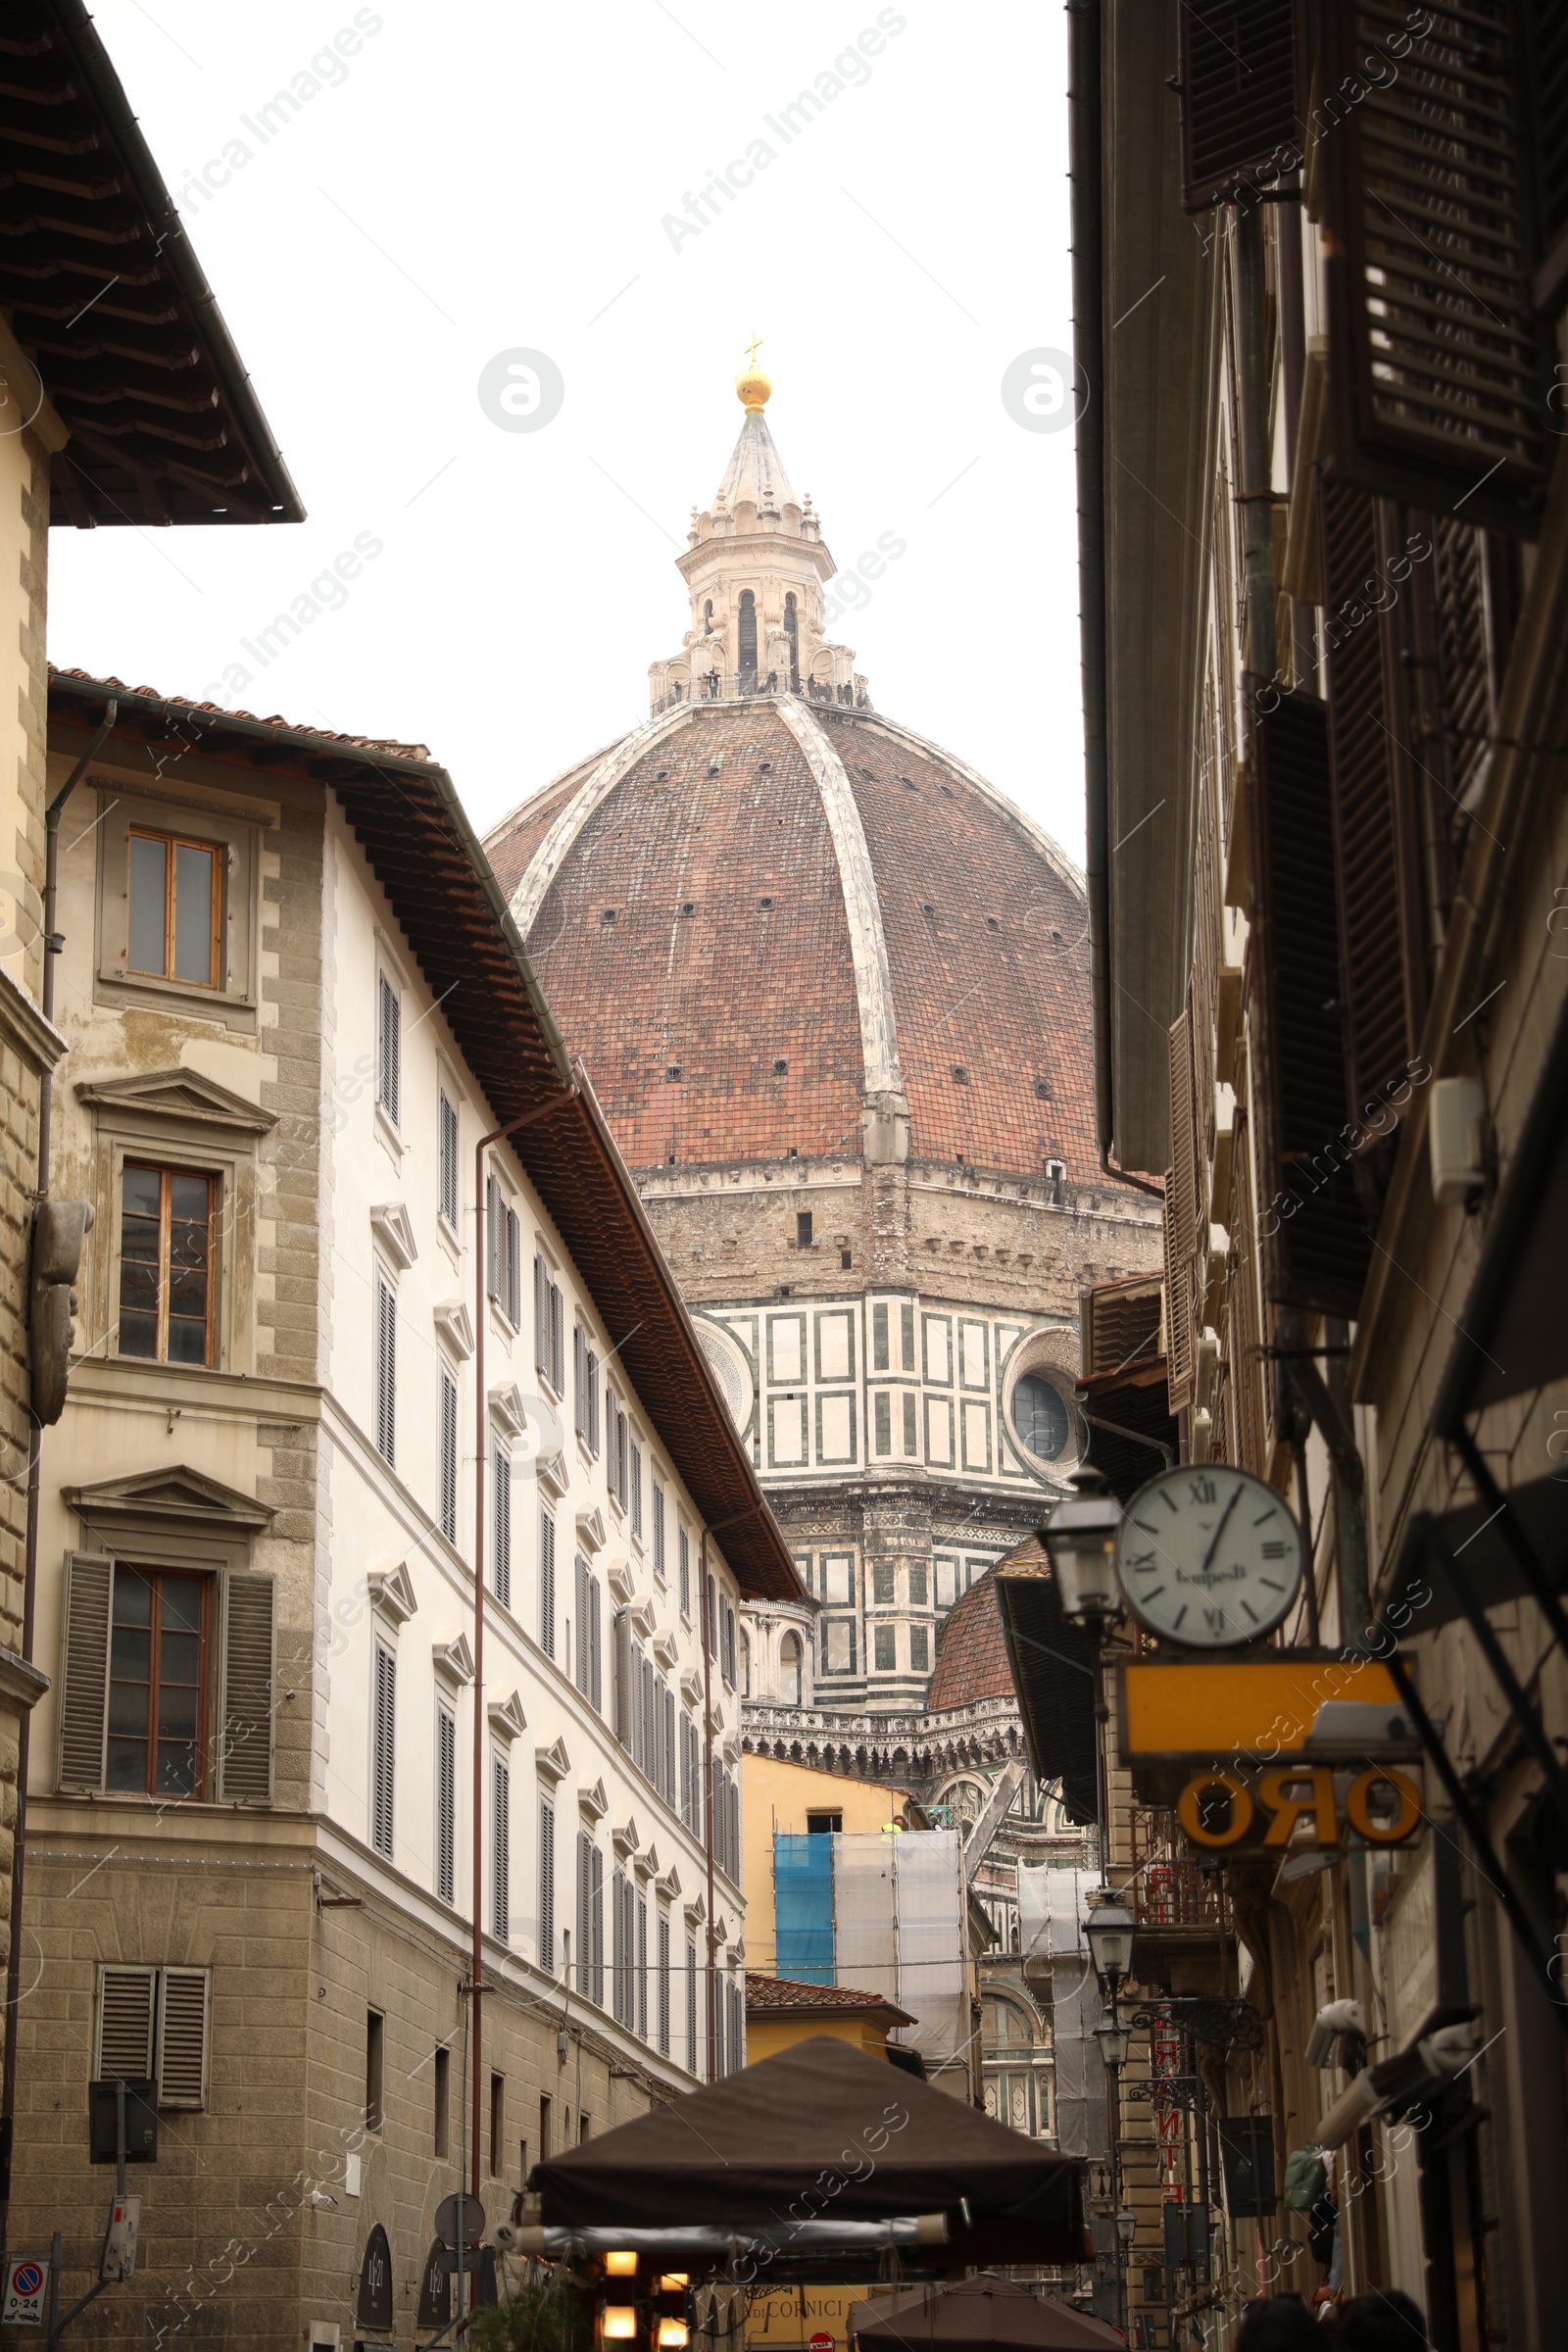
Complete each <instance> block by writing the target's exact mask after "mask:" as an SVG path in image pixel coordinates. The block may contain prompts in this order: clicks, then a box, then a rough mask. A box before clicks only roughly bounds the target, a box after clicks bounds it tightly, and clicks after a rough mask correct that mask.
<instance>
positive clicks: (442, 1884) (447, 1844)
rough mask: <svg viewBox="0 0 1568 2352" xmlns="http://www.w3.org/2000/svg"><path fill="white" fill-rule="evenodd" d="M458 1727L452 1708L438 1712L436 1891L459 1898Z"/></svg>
mask: <svg viewBox="0 0 1568 2352" xmlns="http://www.w3.org/2000/svg"><path fill="white" fill-rule="evenodd" d="M457 1860H458V1725H457V1718H456V1717H455V1716H454V1715H453V1714H452V1712H451V1710H450V1708H447V1707H440V1706H438V1707H437V1708H436V1711H435V1890H436V1893H437V1894H438V1895H439V1896H440V1898H441V1900H442V1901H443V1902H444V1903H450V1902H455V1901H456V1899H457V1876H458V1873H457Z"/></svg>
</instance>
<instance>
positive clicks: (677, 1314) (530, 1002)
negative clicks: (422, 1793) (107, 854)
mask: <svg viewBox="0 0 1568 2352" xmlns="http://www.w3.org/2000/svg"><path fill="white" fill-rule="evenodd" d="M111 698H114V699H116V700H117V701H118V703H119V712H118V716H117V719H116V722H115V729H114V735H113V737H112V738H111V741H112V742H114V741H119V742H122V743H123V742H125V741H126V740H127V739H128V740H130V741H133V742H136V743H139V744H143V745H146V746H148V747H150V748H153V749H155V750H157V749H163V748H165V747H169V746H175V747H177V748H178V749H179V750H180V751H182V752H183V753H184V754H185V755H187V756H189V755H191V754H193V753H198V752H199V754H200V756H201V757H202V758H203V759H204V760H220V761H228V762H231V763H232V764H233V765H234V766H235V767H236V768H241V769H247V768H248V769H251V770H254V769H256V768H266V769H268V770H270V772H271V773H273V774H274V775H275V774H293V775H298V776H303V777H307V778H309V779H310V780H311V781H313V782H315V783H317V784H319V785H322V786H325V787H328V788H330V790H332V791H333V792H334V793H335V794H336V796H337V798H338V800H339V802H340V803H341V805H342V807H343V809H344V812H345V814H346V815H347V817H348V820H349V823H350V824H351V825H352V826H353V829H354V832H355V834H356V836H357V837H358V839H359V841H360V843H361V846H362V847H363V849H364V850H365V853H366V856H367V858H368V860H369V862H370V865H371V867H372V868H373V870H374V872H375V874H376V877H377V879H378V880H379V881H380V883H381V885H382V887H383V888H384V889H385V891H386V893H387V896H388V898H389V899H390V901H391V903H392V906H393V907H394V909H395V911H396V913H397V917H398V920H399V922H400V923H401V925H402V927H403V932H404V936H405V938H406V939H407V941H408V943H409V947H410V950H411V951H412V953H413V955H414V956H415V958H416V960H417V963H418V965H419V969H420V971H421V972H422V973H423V975H424V978H425V981H426V982H427V984H428V986H429V988H430V991H431V994H432V995H433V996H434V997H436V998H438V999H440V1000H441V1001H442V1012H443V1016H444V1018H445V1019H446V1021H447V1022H448V1024H449V1025H450V1027H451V1030H452V1034H453V1036H454V1038H455V1040H456V1042H457V1045H458V1047H459V1049H460V1051H461V1052H462V1054H463V1055H464V1057H465V1059H466V1062H467V1064H468V1067H469V1069H470V1070H471V1071H472V1072H473V1075H474V1077H475V1079H476V1080H477V1081H478V1083H479V1085H480V1086H481V1087H482V1088H483V1090H484V1094H485V1098H486V1101H487V1102H488V1103H489V1106H490V1109H491V1112H492V1114H493V1116H494V1118H495V1121H496V1124H497V1125H498V1126H501V1125H505V1124H506V1123H507V1122H508V1121H509V1120H512V1119H515V1118H516V1117H517V1116H519V1114H520V1113H522V1112H524V1111H527V1110H531V1109H533V1108H535V1107H536V1106H537V1105H539V1104H541V1103H546V1102H548V1101H549V1099H550V1097H551V1096H552V1095H555V1094H560V1093H563V1092H564V1089H565V1088H566V1087H567V1086H569V1085H570V1084H571V1082H572V1080H573V1079H574V1078H575V1080H576V1083H577V1086H578V1089H579V1092H578V1093H577V1095H576V1096H575V1097H574V1098H573V1099H572V1100H570V1101H569V1102H566V1103H564V1104H563V1106H562V1108H561V1109H560V1110H558V1111H556V1112H555V1113H554V1114H553V1115H552V1116H551V1117H549V1118H546V1119H541V1120H538V1121H536V1122H535V1124H534V1125H532V1126H531V1127H527V1128H524V1129H523V1130H522V1131H521V1133H520V1134H518V1135H517V1136H515V1138H513V1139H512V1141H511V1143H510V1144H509V1145H508V1147H507V1148H508V1149H509V1150H511V1151H512V1152H514V1154H515V1158H516V1159H517V1162H518V1164H519V1165H520V1166H521V1167H522V1169H523V1170H524V1171H525V1173H526V1174H527V1176H528V1178H529V1180H530V1182H531V1183H532V1184H533V1186H534V1187H535V1189H536V1191H537V1192H538V1194H539V1197H540V1199H541V1201H543V1202H544V1205H545V1207H546V1209H547V1210H548V1211H549V1214H550V1215H551V1217H552V1218H553V1219H554V1221H555V1225H556V1228H557V1231H558V1232H559V1233H560V1235H561V1238H562V1240H563V1242H564V1244H565V1247H566V1249H567V1250H569V1251H570V1253H571V1256H572V1259H573V1261H574V1263H575V1264H576V1266H577V1268H578V1271H579V1272H580V1274H581V1275H582V1278H583V1280H584V1282H585V1283H586V1284H587V1286H588V1289H589V1291H590V1293H591V1294H592V1297H593V1299H594V1302H595V1304H596V1306H597V1307H598V1309H599V1312H600V1314H601V1315H602V1316H603V1318H604V1321H605V1324H606V1327H607V1329H608V1331H609V1335H610V1341H611V1345H612V1347H613V1348H614V1349H615V1352H616V1354H617V1355H618V1357H619V1359H620V1361H621V1362H622V1363H623V1364H624V1366H625V1368H626V1376H627V1379H628V1380H629V1381H630V1382H631V1384H632V1387H633V1388H634V1389H635V1391H636V1393H637V1397H638V1401H639V1403H640V1404H641V1406H642V1408H643V1410H644V1411H645V1412H646V1413H647V1415H648V1418H649V1420H650V1421H651V1422H652V1424H653V1426H654V1429H655V1431H656V1432H657V1434H658V1437H659V1441H660V1444H661V1446H662V1447H663V1448H664V1450H665V1451H666V1452H667V1454H668V1456H669V1459H670V1461H671V1463H672V1465H673V1466H674V1468H675V1470H676V1471H677V1472H678V1473H679V1475H680V1477H681V1478H682V1479H683V1480H684V1482H685V1485H686V1488H687V1491H688V1493H689V1494H690V1495H691V1498H692V1501H693V1503H694V1505H695V1506H696V1508H697V1510H698V1511H699V1512H700V1513H701V1514H702V1517H703V1519H704V1521H705V1522H706V1523H707V1524H708V1525H709V1526H710V1527H711V1528H712V1529H714V1531H715V1535H716V1540H717V1544H718V1548H719V1550H720V1551H721V1552H722V1554H723V1557H724V1558H725V1560H727V1561H728V1563H729V1565H730V1567H731V1569H732V1570H733V1571H734V1574H735V1577H736V1579H737V1581H738V1583H739V1585H740V1587H741V1590H742V1591H743V1593H746V1594H747V1596H748V1597H749V1598H753V1599H771V1600H793V1601H800V1600H803V1599H804V1598H805V1594H804V1592H803V1589H802V1586H801V1583H800V1579H799V1576H798V1574H797V1572H796V1568H795V1563H794V1561H793V1560H792V1558H791V1556H790V1553H789V1549H788V1547H787V1545H786V1544H785V1542H784V1538H783V1535H782V1533H781V1531H780V1529H779V1527H778V1524H777V1522H776V1521H775V1519H774V1518H773V1515H772V1512H771V1510H770V1509H769V1507H768V1505H767V1503H766V1501H765V1500H764V1498H763V1495H762V1490H761V1487H760V1484H759V1482H758V1478H757V1473H756V1471H755V1469H754V1468H753V1465H752V1462H751V1459H750V1457H749V1455H748V1453H747V1451H746V1448H745V1446H744V1443H743V1441H742V1440H741V1438H740V1437H739V1436H738V1435H737V1434H736V1431H735V1427H734V1424H733V1422H732V1421H731V1420H730V1417H729V1411H728V1407H727V1406H726V1404H725V1402H724V1399H723V1397H722V1395H721V1394H720V1392H719V1389H718V1386H717V1383H716V1381H715V1380H714V1378H713V1374H712V1372H711V1369H710V1367H709V1363H708V1358H707V1357H706V1355H705V1354H704V1352H703V1349H702V1346H701V1343H700V1342H699V1340H698V1337H697V1333H696V1330H695V1328H694V1327H693V1324H692V1320H691V1317H690V1315H689V1314H688V1313H687V1310H686V1306H685V1303H684V1301H683V1300H682V1299H681V1296H680V1293H679V1291H678V1289H677V1288H676V1284H675V1278H674V1276H673V1274H672V1273H671V1272H670V1269H669V1266H668V1264H667V1262H666V1260H665V1258H664V1255H663V1252H662V1250H661V1249H660V1246H659V1243H658V1241H657V1239H656V1238H655V1235H654V1230H653V1227H652V1226H651V1225H650V1223H649V1221H648V1217H647V1213H646V1211H645V1210H644V1208H643V1204H642V1201H640V1199H639V1198H638V1194H637V1189H636V1187H635V1185H634V1184H633V1182H632V1180H631V1176H630V1174H629V1172H628V1170H627V1168H626V1164H625V1162H624V1160H623V1159H622V1158H621V1156H620V1153H619V1152H618V1151H617V1150H616V1148H615V1144H614V1140H613V1137H612V1135H611V1132H610V1129H609V1127H608V1125H607V1124H606V1122H605V1118H604V1114H603V1113H602V1111H601V1110H600V1108H599V1105H598V1103H597V1102H596V1101H595V1099H594V1095H593V1091H592V1089H591V1087H590V1086H589V1084H588V1081H587V1079H586V1077H585V1075H584V1074H583V1072H582V1071H581V1070H580V1069H576V1068H574V1067H573V1065H572V1063H571V1062H570V1060H569V1058H568V1056H567V1053H566V1049H565V1046H564V1043H563V1041H562V1038H561V1035H560V1032H559V1031H558V1030H557V1028H556V1024H555V1021H554V1019H553V1018H552V1016H551V1013H550V1008H549V1006H548V1005H546V1003H545V1001H544V998H543V996H542V995H541V994H540V990H539V984H538V982H537V980H536V979H535V977H534V974H533V970H532V967H531V966H530V964H529V962H528V956H527V952H526V950H525V948H524V947H523V943H522V940H521V938H520V936H519V935H518V932H517V930H516V927H515V924H514V923H513V921H512V918H511V916H510V915H509V913H508V912H507V907H506V902H505V900H504V899H503V897H502V894H501V890H500V886H499V884H498V883H497V882H496V879H495V876H494V875H493V874H492V873H491V871H490V867H489V864H488V862H487V860H486V858H485V855H484V852H483V850H482V849H481V848H480V847H479V843H478V840H477V838H476V836H475V835H474V833H473V831H472V829H471V827H470V826H469V824H468V820H467V818H466V815H465V814H464V810H463V806H462V803H461V802H460V801H459V799H458V795H457V790H456V788H455V786H454V785H453V782H452V779H451V777H450V776H449V775H448V774H447V772H446V770H445V768H443V767H441V766H439V765H437V763H436V762H435V761H434V760H429V759H427V758H425V757H423V756H422V755H421V753H420V750H419V748H418V747H416V746H407V745H403V746H387V745H384V744H376V743H370V742H366V741H361V740H357V739H356V738H354V737H351V736H342V735H332V734H329V733H325V732H322V733H317V732H315V731H313V730H311V729H307V728H297V727H289V726H285V725H284V724H283V723H282V721H281V720H275V719H260V718H252V717H250V716H248V715H245V714H243V713H238V712H232V711H219V710H216V709H214V708H213V707H211V706H204V705H200V704H193V703H182V702H178V701H170V700H168V699H167V698H165V697H163V696H160V695H156V694H153V693H152V692H150V691H149V690H148V689H146V688H143V687H128V688H127V687H123V686H120V685H119V684H118V683H117V682H116V681H115V680H114V679H104V678H88V677H81V676H78V675H76V674H74V673H68V672H65V671H60V670H55V671H52V672H51V674H50V680H49V727H50V744H51V748H52V749H58V750H60V751H61V752H63V753H65V754H66V755H68V756H69V755H70V754H71V753H72V752H73V749H75V748H77V747H80V748H84V747H85V744H86V741H87V739H88V738H89V737H90V735H91V733H92V731H93V730H94V729H95V728H96V727H97V726H98V724H99V723H100V722H101V720H102V718H103V716H104V713H105V710H106V707H107V705H108V702H109V701H110V699H111ZM101 756H102V757H103V758H105V759H106V760H107V759H112V758H113V752H112V750H111V749H110V748H109V746H107V745H106V746H105V748H104V751H103V753H102V755H101ZM720 1530H722V1533H718V1532H717V1531H720Z"/></svg>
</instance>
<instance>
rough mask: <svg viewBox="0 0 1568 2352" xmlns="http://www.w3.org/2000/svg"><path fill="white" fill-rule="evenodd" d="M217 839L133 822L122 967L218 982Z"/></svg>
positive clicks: (223, 856)
mask: <svg viewBox="0 0 1568 2352" xmlns="http://www.w3.org/2000/svg"><path fill="white" fill-rule="evenodd" d="M226 862H227V852H226V851H225V850H224V849H223V848H222V846H221V843H218V842H213V841H188V840H186V839H185V838H184V837H183V836H182V835H180V834H178V833H151V832H144V831H143V829H142V828H141V827H140V826H139V825H132V826H131V828H130V854H129V899H130V908H129V928H128V934H127V939H126V954H125V962H126V968H127V970H129V971H131V972H133V973H139V974H143V975H145V976H146V977H148V978H151V979H155V980H183V981H186V982H188V983H189V984H190V986H192V987H193V988H221V986H222V981H223V966H222V944H223V874H224V869H225V865H226Z"/></svg>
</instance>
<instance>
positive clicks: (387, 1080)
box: [376, 972, 403, 1126]
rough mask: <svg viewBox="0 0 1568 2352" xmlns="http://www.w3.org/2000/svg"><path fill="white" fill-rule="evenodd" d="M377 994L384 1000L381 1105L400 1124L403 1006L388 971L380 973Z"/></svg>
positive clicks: (380, 1007) (381, 1048)
mask: <svg viewBox="0 0 1568 2352" xmlns="http://www.w3.org/2000/svg"><path fill="white" fill-rule="evenodd" d="M376 994H377V996H378V998H379V1000H380V1006H379V1009H380V1065H381V1066H380V1071H379V1082H380V1087H379V1091H380V1097H381V1105H382V1108H383V1109H384V1110H385V1112H386V1114H387V1116H388V1118H390V1119H391V1121H392V1123H393V1125H394V1126H396V1125H397V1123H398V1120H399V1118H400V1116H401V1112H402V1104H403V1007H402V1005H400V1004H399V1002H398V995H397V991H396V989H395V988H394V987H393V986H392V983H391V981H390V980H388V978H387V976H386V974H385V973H384V972H381V973H378V974H377V976H376Z"/></svg>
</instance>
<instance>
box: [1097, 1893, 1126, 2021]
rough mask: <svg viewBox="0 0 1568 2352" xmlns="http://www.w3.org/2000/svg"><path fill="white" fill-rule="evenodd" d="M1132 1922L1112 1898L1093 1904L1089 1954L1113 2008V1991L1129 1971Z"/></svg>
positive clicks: (1114, 1994)
mask: <svg viewBox="0 0 1568 2352" xmlns="http://www.w3.org/2000/svg"><path fill="white" fill-rule="evenodd" d="M1135 1925H1136V1923H1135V1921H1134V1919H1133V1915H1132V1913H1131V1912H1130V1911H1128V1910H1124V1909H1123V1907H1122V1905H1121V1904H1120V1903H1119V1902H1116V1901H1115V1900H1114V1899H1113V1900H1111V1901H1109V1902H1105V1901H1101V1902H1098V1903H1093V1904H1092V1905H1091V1908H1090V1913H1089V1921H1088V1925H1087V1927H1086V1929H1085V1934H1086V1935H1087V1936H1088V1938H1089V1957H1090V1959H1091V1960H1092V1961H1093V1962H1094V1966H1095V1974H1096V1976H1097V1977H1098V1978H1099V1979H1100V1982H1101V1983H1102V1985H1104V1986H1105V1988H1106V1989H1107V1991H1108V1992H1109V1994H1110V1997H1111V2008H1112V2013H1114V2009H1115V2000H1116V1990H1117V1987H1118V1986H1119V1985H1120V1984H1121V1982H1122V1980H1123V1978H1125V1977H1129V1976H1131V1974H1132V1966H1133V1934H1134V1929H1135Z"/></svg>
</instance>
